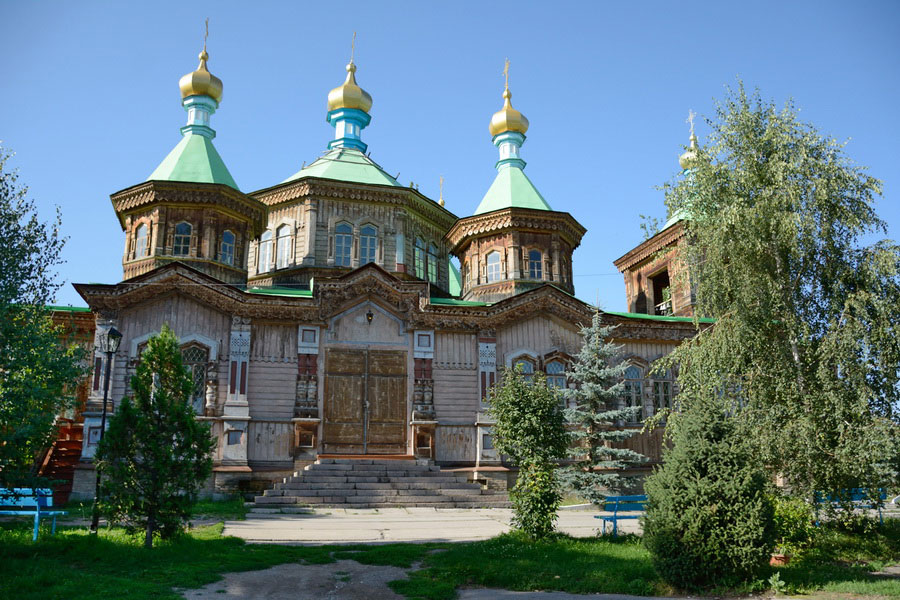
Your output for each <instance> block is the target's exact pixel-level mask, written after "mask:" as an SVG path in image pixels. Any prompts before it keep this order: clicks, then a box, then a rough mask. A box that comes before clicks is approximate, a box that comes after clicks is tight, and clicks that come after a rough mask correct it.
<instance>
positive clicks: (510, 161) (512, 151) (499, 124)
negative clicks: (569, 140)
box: [488, 59, 528, 170]
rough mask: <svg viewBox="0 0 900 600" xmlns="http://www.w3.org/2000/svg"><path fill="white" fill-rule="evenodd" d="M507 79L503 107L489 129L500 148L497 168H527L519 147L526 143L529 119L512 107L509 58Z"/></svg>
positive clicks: (492, 119) (506, 69) (506, 71)
mask: <svg viewBox="0 0 900 600" xmlns="http://www.w3.org/2000/svg"><path fill="white" fill-rule="evenodd" d="M503 77H504V80H505V84H504V89H503V108H501V109H500V110H498V111H497V112H495V113H494V116H492V117H491V124H490V126H489V127H488V129H489V130H490V132H491V136H493V138H492V139H493V142H494V145H495V146H497V148H499V149H500V160H499V161H497V169H498V170H499V169H502V168H505V167H510V166H515V167H518V168H520V169H524V168H525V161H524V160H522V159H521V158H519V148H521V147H522V144H524V143H525V132H526V131H528V119H526V118H525V115H523V114H522V113H520V112H519V111H517V110H516V109H514V108H513V107H512V102H510V99H511V98H512V93H511V92H510V91H509V59H506V62H505V63H504V65H503Z"/></svg>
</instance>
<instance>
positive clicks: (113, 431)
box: [97, 326, 216, 548]
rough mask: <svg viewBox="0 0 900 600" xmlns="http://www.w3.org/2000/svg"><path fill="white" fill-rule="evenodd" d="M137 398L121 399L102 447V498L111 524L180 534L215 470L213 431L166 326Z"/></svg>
mask: <svg viewBox="0 0 900 600" xmlns="http://www.w3.org/2000/svg"><path fill="white" fill-rule="evenodd" d="M131 387H132V389H133V390H134V399H133V400H132V399H130V398H127V397H126V398H125V399H123V400H122V403H121V405H120V406H119V409H118V410H117V411H116V413H115V414H114V415H113V416H112V418H111V419H110V421H109V430H108V431H107V432H106V434H105V435H104V437H103V440H102V442H101V443H100V445H99V447H98V449H97V460H98V464H99V465H100V466H101V468H102V469H103V474H104V479H103V490H102V501H103V505H104V510H105V512H106V513H107V514H108V515H109V516H110V519H111V520H112V521H117V522H121V523H123V524H124V525H125V526H126V528H128V529H129V530H139V529H143V530H144V532H145V536H144V546H145V547H148V548H149V547H151V546H152V545H153V537H154V535H157V534H158V535H159V536H160V537H162V538H163V539H165V538H169V537H172V536H173V535H175V534H177V533H179V532H181V531H182V530H183V528H184V523H185V522H186V521H187V519H188V518H189V516H190V507H191V504H192V503H193V501H194V500H195V497H196V493H197V490H198V489H199V487H200V486H201V485H202V484H203V482H204V481H205V480H206V479H207V478H208V477H209V475H210V473H211V471H212V458H211V452H212V451H213V449H214V448H215V444H216V443H215V440H213V439H212V436H211V434H210V430H209V426H208V425H207V424H205V423H202V422H200V421H198V420H197V419H196V418H195V417H196V415H195V414H194V410H193V408H192V407H191V402H190V394H191V388H192V382H191V377H190V375H189V374H188V372H187V370H186V369H185V368H184V365H183V363H182V358H181V350H180V348H179V346H178V339H177V338H176V337H175V334H174V333H173V332H172V330H171V329H170V328H169V327H168V326H164V327H163V329H162V331H161V332H160V334H159V335H157V336H154V337H152V338H150V340H149V341H148V342H147V348H146V349H145V350H144V352H143V353H142V354H141V362H140V364H139V365H138V368H137V374H136V375H135V376H134V377H133V378H132V380H131Z"/></svg>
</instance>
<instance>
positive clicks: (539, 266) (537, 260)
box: [528, 250, 544, 279]
mask: <svg viewBox="0 0 900 600" xmlns="http://www.w3.org/2000/svg"><path fill="white" fill-rule="evenodd" d="M543 262H544V261H543V255H542V254H541V251H540V250H529V251H528V279H543V278H544V269H543Z"/></svg>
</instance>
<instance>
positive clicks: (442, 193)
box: [438, 175, 444, 206]
mask: <svg viewBox="0 0 900 600" xmlns="http://www.w3.org/2000/svg"><path fill="white" fill-rule="evenodd" d="M438 185H440V186H441V195H440V197H439V198H438V204H440V205H441V206H443V205H444V176H443V175H441V177H440V179H439V180H438Z"/></svg>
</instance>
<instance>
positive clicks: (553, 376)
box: [544, 360, 566, 388]
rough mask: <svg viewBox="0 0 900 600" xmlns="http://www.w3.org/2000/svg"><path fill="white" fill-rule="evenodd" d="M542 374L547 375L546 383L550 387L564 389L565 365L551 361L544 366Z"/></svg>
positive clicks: (558, 361) (559, 361)
mask: <svg viewBox="0 0 900 600" xmlns="http://www.w3.org/2000/svg"><path fill="white" fill-rule="evenodd" d="M544 372H545V373H546V374H547V383H548V384H549V385H550V386H551V387H555V388H564V387H566V365H564V364H563V362H562V361H561V360H551V361H550V362H548V363H547V364H546V365H544Z"/></svg>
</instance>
